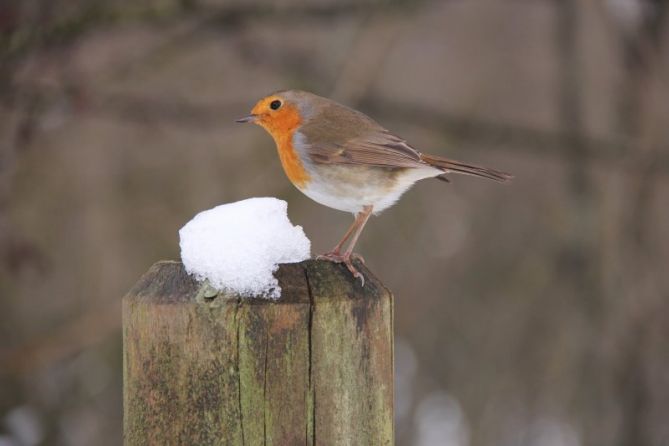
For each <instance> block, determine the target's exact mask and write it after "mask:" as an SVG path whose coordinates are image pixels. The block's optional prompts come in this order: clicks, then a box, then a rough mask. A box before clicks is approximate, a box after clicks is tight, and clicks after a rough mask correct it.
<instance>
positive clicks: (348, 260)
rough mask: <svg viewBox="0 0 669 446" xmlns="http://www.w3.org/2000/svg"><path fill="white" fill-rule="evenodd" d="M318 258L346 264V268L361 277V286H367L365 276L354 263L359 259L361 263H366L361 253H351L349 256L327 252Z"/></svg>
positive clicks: (355, 275)
mask: <svg viewBox="0 0 669 446" xmlns="http://www.w3.org/2000/svg"><path fill="white" fill-rule="evenodd" d="M316 259H317V260H327V261H330V262H334V263H343V264H344V265H345V266H346V269H348V270H349V272H350V273H351V274H352V275H353V277H355V278H356V279H360V286H363V287H364V286H365V276H363V275H362V273H361V272H360V271H358V269H357V268H356V267H355V266H354V265H353V262H352V260H359V261H360V262H361V263H363V264H364V263H365V259H363V258H362V256H361V255H359V254H350V255H348V256H346V255H342V254H340V253H338V252H326V253H325V254H321V255H319V256H317V257H316Z"/></svg>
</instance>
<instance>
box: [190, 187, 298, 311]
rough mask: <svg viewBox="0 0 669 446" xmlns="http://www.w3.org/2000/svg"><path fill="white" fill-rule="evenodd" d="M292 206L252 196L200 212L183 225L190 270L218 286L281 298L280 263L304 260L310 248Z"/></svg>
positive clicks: (199, 277)
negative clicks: (292, 220)
mask: <svg viewBox="0 0 669 446" xmlns="http://www.w3.org/2000/svg"><path fill="white" fill-rule="evenodd" d="M287 210H288V204H287V203H286V202H285V201H283V200H279V199H276V198H250V199H248V200H242V201H238V202H236V203H230V204H224V205H221V206H217V207H215V208H213V209H209V210H208V211H203V212H200V213H199V214H197V215H196V216H195V217H194V218H193V219H192V220H191V221H189V222H188V223H186V225H185V226H184V227H183V228H181V230H179V245H180V247H181V260H182V261H183V263H184V266H185V267H186V271H188V273H189V274H193V275H194V276H195V278H196V279H198V280H204V279H207V280H208V281H209V283H210V285H211V286H213V287H214V288H216V289H218V290H223V291H229V292H233V293H237V294H239V295H242V296H256V297H266V298H271V299H278V298H279V297H281V288H280V287H279V283H278V281H277V280H276V278H275V277H274V275H273V273H274V272H275V271H276V270H277V269H278V268H279V263H294V262H301V261H302V260H306V259H308V258H309V257H310V252H311V242H310V241H309V239H308V238H307V237H306V236H305V235H304V231H303V230H302V227H301V226H293V225H292V224H291V223H290V220H288V213H287Z"/></svg>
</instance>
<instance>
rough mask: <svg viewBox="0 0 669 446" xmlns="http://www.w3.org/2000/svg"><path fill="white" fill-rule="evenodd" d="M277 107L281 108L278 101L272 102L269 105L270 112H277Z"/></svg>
mask: <svg viewBox="0 0 669 446" xmlns="http://www.w3.org/2000/svg"><path fill="white" fill-rule="evenodd" d="M279 107H281V101H280V100H278V99H275V100H273V101H272V102H271V103H270V104H269V108H271V109H272V110H278V109H279Z"/></svg>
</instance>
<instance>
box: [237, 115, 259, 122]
mask: <svg viewBox="0 0 669 446" xmlns="http://www.w3.org/2000/svg"><path fill="white" fill-rule="evenodd" d="M257 117H258V115H254V114H250V115H248V116H244V117H243V118H239V119H235V122H240V123H244V122H254V121H255V120H256V118H257Z"/></svg>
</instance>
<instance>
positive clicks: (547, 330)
mask: <svg viewBox="0 0 669 446" xmlns="http://www.w3.org/2000/svg"><path fill="white" fill-rule="evenodd" d="M668 8H669V6H668V5H667V3H666V2H664V1H662V0H656V1H653V0H592V1H578V0H531V1H530V0H507V1H504V2H501V1H497V0H450V1H418V0H416V1H408V0H407V1H397V0H396V1H380V0H378V1H372V0H361V1H346V0H345V1H335V0H320V1H316V2H307V1H302V0H283V1H275V2H259V1H242V0H239V1H222V0H106V1H103V0H3V1H2V2H0V296H1V297H0V445H1V446H33V445H82V446H87V445H92V444H95V445H102V446H106V445H110V446H112V445H119V444H121V422H122V407H121V406H122V404H121V403H122V401H121V385H122V376H121V368H122V364H121V362H122V361H121V333H120V323H121V319H120V298H121V296H123V294H124V293H125V292H126V291H127V290H128V289H129V288H130V287H131V286H132V285H133V284H134V282H135V281H136V280H137V279H138V278H139V277H140V276H141V275H142V274H143V273H144V272H145V271H146V270H147V269H148V268H149V267H150V266H151V265H152V264H153V263H154V262H155V261H157V260H159V259H178V257H179V250H178V236H177V231H178V229H179V228H180V227H181V226H182V225H183V224H185V223H186V222H187V221H188V220H189V219H190V218H191V217H192V216H193V215H194V214H196V213H197V212H199V211H201V210H204V209H207V208H211V207H213V206H215V205H218V204H220V203H224V202H231V201H237V200H241V199H245V198H249V197H254V196H276V197H279V198H282V199H284V200H287V201H288V203H289V213H290V218H291V220H292V221H293V223H295V224H299V225H302V226H303V227H304V229H305V231H306V233H307V235H308V236H309V237H310V238H311V240H312V242H313V251H314V253H319V252H324V251H326V250H327V249H329V248H331V247H332V245H334V243H335V242H336V241H337V240H338V239H339V237H340V236H341V235H342V234H343V232H344V231H345V229H346V228H347V227H348V225H349V224H350V221H351V217H350V216H349V215H347V214H344V213H341V212H337V211H334V210H331V209H328V208H325V207H322V206H320V205H318V204H316V203H314V202H312V201H311V200H309V199H308V198H306V197H305V196H303V195H301V194H300V192H298V191H297V190H296V189H295V188H294V187H293V186H292V185H291V184H290V183H289V181H288V180H287V179H286V178H285V176H284V174H283V172H282V170H281V167H280V164H279V161H278V157H277V156H276V151H275V148H274V144H273V142H272V141H271V139H270V137H269V136H268V135H267V134H266V133H265V132H264V131H262V130H261V129H259V128H257V127H254V126H249V125H246V126H241V125H236V124H235V123H234V122H233V120H234V119H235V118H237V117H239V116H243V115H245V114H247V113H248V111H249V110H250V108H251V107H252V105H253V104H254V103H255V101H256V100H257V99H258V98H260V97H261V96H263V95H265V94H268V93H270V92H272V91H274V90H277V89H284V88H302V89H306V90H310V91H313V92H315V93H318V94H321V95H324V96H329V97H332V98H334V99H337V100H339V101H341V102H344V103H346V104H348V105H351V106H353V107H356V108H359V109H361V110H363V111H365V112H366V113H368V114H370V115H372V116H373V117H375V118H376V119H377V120H378V121H379V122H381V123H382V124H383V125H385V126H386V127H388V128H390V129H392V130H393V131H394V132H396V133H398V134H399V135H401V136H402V137H404V138H406V139H408V140H409V141H410V142H411V143H412V144H413V145H414V146H415V147H417V148H418V149H420V150H422V151H425V152H428V153H435V154H440V155H446V156H450V157H453V158H456V159H459V160H462V161H470V162H476V163H480V164H483V165H485V166H489V167H494V168H498V169H502V170H506V171H509V172H512V173H514V174H515V175H516V178H515V180H514V181H513V182H512V183H511V184H510V185H504V186H500V185H498V184H495V183H492V182H486V181H480V180H477V179H472V178H468V177H453V178H452V180H453V182H452V183H451V184H445V183H443V182H439V181H425V182H422V183H420V184H418V185H417V186H416V187H414V188H413V189H412V190H411V191H409V192H408V193H407V194H406V195H405V196H404V197H403V199H402V200H401V201H400V202H399V204H398V205H396V206H395V207H393V208H391V209H389V210H388V211H386V212H385V213H384V214H383V215H382V216H381V217H380V218H373V219H372V220H371V222H370V224H369V225H368V226H367V229H366V231H365V232H364V234H363V237H362V240H361V242H360V244H359V245H358V251H359V252H361V253H362V254H364V256H365V258H366V259H367V265H368V266H369V267H370V268H371V269H372V270H373V271H374V272H375V273H376V274H377V275H378V276H379V277H380V278H381V279H382V280H384V281H385V283H386V284H387V285H388V287H389V288H390V289H392V290H393V291H394V293H395V295H396V302H395V305H396V311H395V317H396V321H395V323H396V324H395V330H396V339H397V345H396V380H397V381H396V418H397V422H396V436H397V444H398V445H418V446H426V445H447V446H479V445H494V446H497V445H499V446H516V445H522V446H525V445H527V446H534V445H537V446H581V445H584V446H585V445H621V446H622V445H625V446H651V445H653V446H654V445H668V444H669V347H668V345H667V339H669V296H668V293H669V274H667V273H668V265H669V206H667V205H668V204H669V142H668V137H669V100H668V98H669V66H668V65H669V57H668V56H669V46H668V44H669V35H668V30H667V19H668V14H667V9H668Z"/></svg>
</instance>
